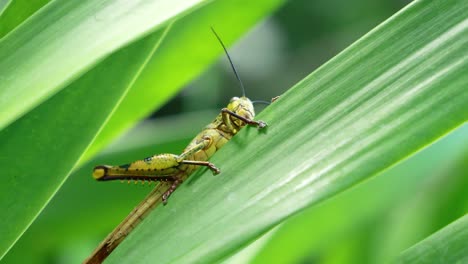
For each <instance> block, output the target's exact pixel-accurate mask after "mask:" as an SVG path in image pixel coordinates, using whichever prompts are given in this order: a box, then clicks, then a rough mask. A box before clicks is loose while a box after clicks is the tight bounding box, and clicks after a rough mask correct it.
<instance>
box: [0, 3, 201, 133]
mask: <svg viewBox="0 0 468 264" xmlns="http://www.w3.org/2000/svg"><path fill="white" fill-rule="evenodd" d="M203 2H204V1H202V0H177V1H156V2H155V1H136V2H128V1H125V0H117V1H102V0H101V1H94V0H86V1H64V0H59V1H53V2H51V3H50V4H48V5H46V6H45V7H44V8H42V9H41V10H40V11H39V12H37V13H36V14H35V15H34V16H32V17H30V19H28V20H27V21H25V22H24V23H23V24H22V25H21V26H20V27H18V28H16V29H15V30H14V31H13V32H11V34H8V36H7V37H5V38H3V39H1V40H0V73H1V75H0V79H1V82H2V92H1V93H0V105H2V112H3V113H5V114H3V115H2V116H1V117H0V129H3V128H4V127H5V126H7V125H8V124H10V123H11V122H13V121H14V120H17V119H18V118H19V117H21V116H22V115H24V114H25V113H26V112H28V111H29V110H31V109H33V108H34V107H36V106H38V105H39V104H40V103H42V102H44V101H45V100H47V99H48V98H50V97H51V96H52V95H54V94H55V93H57V92H58V91H59V90H60V89H62V88H64V87H65V86H66V85H68V84H70V83H71V82H72V81H73V80H76V79H77V78H78V77H79V76H81V75H82V74H83V73H85V72H86V71H88V70H89V69H91V68H92V67H93V66H95V65H96V64H97V63H98V62H99V61H101V60H103V59H104V58H106V57H107V56H109V55H110V54H111V53H112V52H114V51H115V50H117V49H119V48H122V47H123V46H125V45H127V44H129V43H130V42H132V41H135V40H136V39H138V38H142V37H143V36H145V35H148V34H149V33H151V32H154V31H155V30H156V29H158V28H161V27H162V26H163V25H164V24H167V23H168V21H169V20H171V19H174V18H176V17H179V16H181V15H182V13H184V12H187V11H188V10H190V9H192V8H195V7H197V6H199V5H200V4H202V3H203ZM103 32H106V34H102V33H103Z"/></svg>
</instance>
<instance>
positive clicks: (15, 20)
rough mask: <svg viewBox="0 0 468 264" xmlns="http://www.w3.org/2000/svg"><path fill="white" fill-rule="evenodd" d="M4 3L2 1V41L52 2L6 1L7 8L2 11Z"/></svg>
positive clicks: (0, 3) (0, 19)
mask: <svg viewBox="0 0 468 264" xmlns="http://www.w3.org/2000/svg"><path fill="white" fill-rule="evenodd" d="M2 1H3V0H1V1H0V39H1V38H3V37H4V36H5V35H6V34H8V33H9V32H10V31H12V30H13V29H14V28H16V27H17V26H18V25H20V24H21V23H23V22H24V21H25V20H26V19H27V18H28V17H29V16H31V15H32V14H33V13H34V12H36V11H37V10H38V9H40V8H42V7H43V6H44V5H45V4H47V3H48V2H50V0H33V1H24V0H20V1H13V0H11V1H9V0H4V1H5V6H4V9H3V11H2V4H3V3H2Z"/></svg>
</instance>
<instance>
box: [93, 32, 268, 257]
mask: <svg viewBox="0 0 468 264" xmlns="http://www.w3.org/2000/svg"><path fill="white" fill-rule="evenodd" d="M211 30H212V31H213V33H214V35H215V36H216V38H217V39H218V41H219V42H220V43H221V46H222V47H223V50H224V52H225V54H226V56H227V58H228V60H229V63H230V64H231V67H232V69H233V71H234V74H235V76H236V78H237V80H238V81H239V84H240V87H241V89H242V92H243V96H242V97H234V98H232V99H231V101H230V102H229V104H228V105H227V107H226V108H223V109H222V110H221V113H220V114H219V115H218V116H217V117H216V118H215V120H214V121H213V122H211V123H210V124H209V125H208V126H206V127H205V128H204V129H203V130H202V131H201V132H200V133H199V134H198V135H197V136H196V137H195V138H194V139H193V140H192V141H191V142H190V143H189V145H188V146H187V147H186V148H185V149H184V150H183V152H182V154H180V155H175V154H158V155H154V156H151V157H148V158H146V159H143V160H138V161H135V162H132V163H130V164H126V165H121V166H108V165H100V166H96V167H95V168H94V171H93V177H94V178H95V179H96V180H98V181H111V180H128V181H131V180H136V181H138V180H141V181H149V182H152V181H157V182H160V183H159V184H158V185H157V186H156V187H155V189H154V190H153V191H152V192H151V193H149V194H148V196H147V197H146V198H145V199H144V200H143V201H142V202H141V203H140V204H139V205H138V206H137V207H135V209H134V210H133V211H132V212H131V213H130V214H129V215H128V216H127V218H126V219H125V220H124V221H123V222H122V223H121V224H120V225H119V226H117V228H116V229H114V231H113V232H112V233H111V234H109V235H108V236H107V237H106V239H105V240H104V241H103V242H102V243H101V244H100V245H99V246H98V247H97V248H96V250H95V251H94V252H93V254H92V255H91V257H89V258H88V259H87V260H85V262H84V263H101V262H102V261H103V260H104V259H105V258H106V257H107V256H108V255H109V254H110V253H111V252H112V251H113V250H114V249H115V248H116V247H117V246H118V245H119V244H120V242H122V241H123V239H124V238H125V237H126V236H127V235H128V234H129V233H130V232H131V231H132V230H133V229H134V228H135V226H136V225H137V224H138V223H139V222H141V221H142V220H143V218H144V217H145V216H146V214H147V213H148V212H149V211H150V209H151V208H153V207H155V206H156V205H157V204H158V203H160V202H162V203H163V204H164V205H165V204H167V200H168V198H169V196H170V195H171V194H172V193H173V192H174V191H175V190H176V189H177V187H178V186H179V185H180V184H181V183H182V182H183V181H184V180H186V179H187V178H188V177H189V176H190V175H191V174H192V173H193V171H195V170H196V169H197V168H198V167H199V166H205V167H208V168H209V169H210V170H211V171H212V172H213V174H214V175H216V174H218V173H220V170H219V169H218V168H217V167H216V166H215V165H214V164H213V163H210V162H208V159H209V158H210V157H211V156H213V154H214V153H215V152H216V151H217V150H218V149H220V148H221V147H222V146H223V145H224V144H225V143H226V142H228V141H229V140H230V139H231V138H232V137H233V136H234V135H235V134H237V132H239V130H240V129H242V128H243V127H244V126H246V125H252V126H256V127H257V128H259V129H261V128H264V127H266V126H267V124H266V123H265V122H263V121H255V120H253V118H254V117H255V111H254V107H253V103H252V101H250V100H249V99H248V98H247V97H246V96H245V89H244V85H243V84H242V81H241V79H240V77H239V74H238V73H237V71H236V68H235V67H234V64H233V62H232V60H231V57H230V56H229V53H228V52H227V49H226V47H225V46H224V44H223V42H222V41H221V38H220V37H219V36H218V34H217V33H216V32H215V31H214V29H213V28H211Z"/></svg>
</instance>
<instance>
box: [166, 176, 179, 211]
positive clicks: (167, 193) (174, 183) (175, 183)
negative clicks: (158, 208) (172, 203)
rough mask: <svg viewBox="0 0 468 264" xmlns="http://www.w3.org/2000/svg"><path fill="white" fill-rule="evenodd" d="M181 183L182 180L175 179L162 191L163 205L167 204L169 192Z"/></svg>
mask: <svg viewBox="0 0 468 264" xmlns="http://www.w3.org/2000/svg"><path fill="white" fill-rule="evenodd" d="M181 183H182V180H180V179H176V180H175V181H174V182H173V183H172V185H171V187H170V188H169V189H168V190H167V191H165V192H164V194H163V196H162V202H163V205H166V204H167V199H169V196H171V194H172V193H173V192H174V191H175V190H176V189H177V187H179V185H180V184H181Z"/></svg>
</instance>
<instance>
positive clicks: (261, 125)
mask: <svg viewBox="0 0 468 264" xmlns="http://www.w3.org/2000/svg"><path fill="white" fill-rule="evenodd" d="M221 113H222V115H223V121H224V123H225V124H226V125H227V126H228V127H229V128H231V129H234V128H233V125H232V122H231V118H230V116H234V117H236V118H237V119H239V120H242V121H243V122H244V123H246V124H249V125H252V126H256V127H258V128H264V127H266V126H267V123H265V122H264V121H261V120H260V121H255V120H252V119H249V118H245V117H243V116H241V115H239V114H237V113H234V112H233V111H231V110H229V109H227V108H223V109H221ZM234 130H235V129H234ZM235 133H237V131H235Z"/></svg>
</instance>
